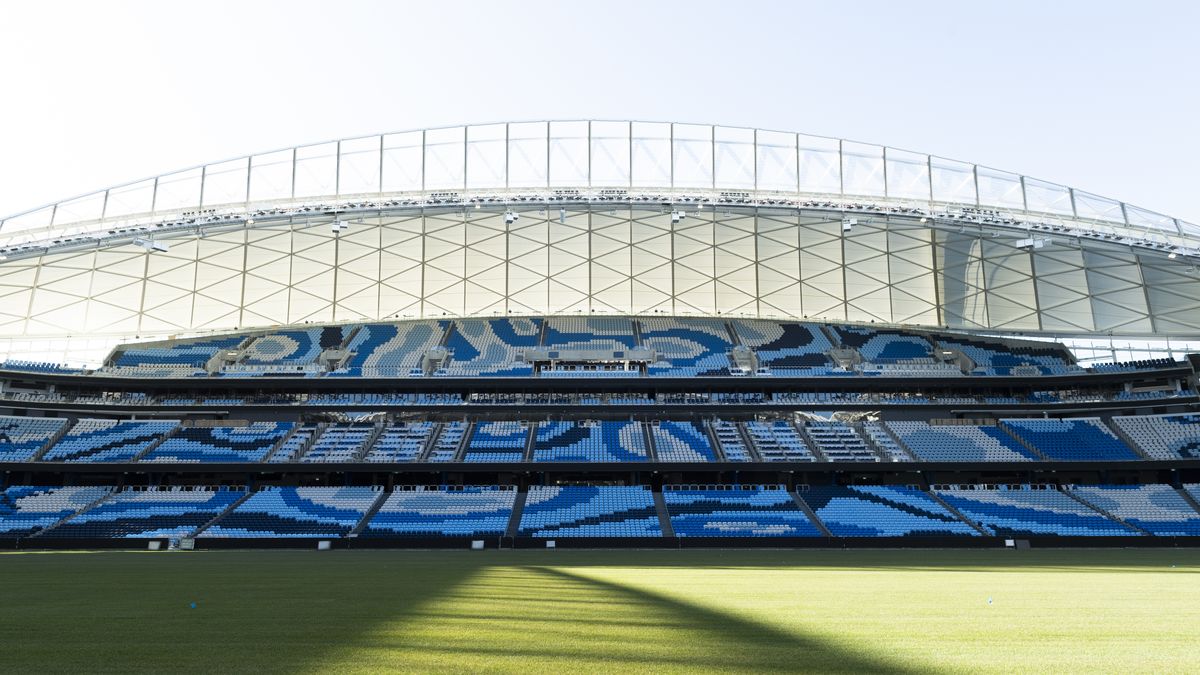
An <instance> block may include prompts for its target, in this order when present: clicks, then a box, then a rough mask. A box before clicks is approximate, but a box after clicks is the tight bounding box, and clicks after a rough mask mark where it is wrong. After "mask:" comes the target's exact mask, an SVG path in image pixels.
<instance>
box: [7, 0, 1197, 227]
mask: <svg viewBox="0 0 1200 675" xmlns="http://www.w3.org/2000/svg"><path fill="white" fill-rule="evenodd" d="M1197 25H1200V3H1195V2H1190V1H1189V2H1184V1H1180V2H1140V3H1118V2H1101V1H1098V0H1084V1H1071V2H1053V3H1048V2H1044V1H1012V2H1004V3H999V2H993V3H980V2H971V3H964V2H949V1H948V2H932V1H930V2H906V3H894V2H858V3H837V2H827V3H810V2H804V3H801V2H749V1H742V2H736V3H735V2H726V3H717V2H705V1H697V0H691V1H688V2H646V1H645V0H643V1H642V2H636V1H635V2H625V1H616V0H605V2H595V3H589V4H585V3H580V2H521V3H516V2H485V1H482V0H481V1H480V2H422V3H415V2H414V3H407V4H400V3H389V2H365V1H362V2H337V3H333V2H329V3H316V2H297V1H295V0H289V1H287V2H244V1H241V2H238V1H234V2H211V1H210V2H190V3H184V2H170V3H168V2H133V1H130V2H119V3H93V2H82V1H81V2H36V3H35V2H6V3H3V4H0V63H2V64H3V67H0V96H2V100H3V105H0V216H4V215H10V214H13V213H17V212H19V211H24V210H27V209H29V208H33V207H37V206H40V205H42V204H45V203H48V202H52V201H56V200H59V199H63V198H67V197H71V196H74V195H76V194H80V193H85V192H90V191H93V190H97V189H102V188H104V187H107V186H109V185H114V184H118V183H124V182H128V181H132V180H136V179H140V178H145V177H149V176H153V175H155V174H160V173H166V172H169V171H172V170H175V169H180V168H184V167H187V166H193V165H197V164H201V163H205V162H210V161H217V160H221V159H226V158H231V157H236V156H240V155H246V154H251V153H255V152H259V151H266V150H273V149H276V148H282V147H288V146H292V145H298V144H303V143H309V142H316V141H323V140H331V139H336V138H343V137H350V136H357V135H366V134H371V133H378V132H386V131H398V130H405V129H417V128H422V127H431V126H448V125H454V124H461V123H478V122H492V121H509V120H541V119H588V118H593V119H639V120H662V121H678V122H702V123H718V124H725V125H734V126H751V127H759V128H766V129H779V130H787V131H800V132H804V133H809V134H817V135H824V136H835V137H843V138H849V139H853V140H858V141H865V142H870V143H878V144H883V145H890V146H892V147H897V148H903V149H908V150H914V151H919V152H927V153H932V154H936V155H940V156H943V157H949V158H953V159H960V160H965V161H970V162H976V163H979V164H983V165H986V166H991V167H994V168H998V169H1004V170H1008V171H1015V172H1018V173H1023V174H1026V175H1030V176H1033V177H1036V178H1040V179H1044V180H1049V181H1052V182H1056V183H1061V184H1065V185H1070V186H1073V187H1077V188H1080V189H1083V190H1087V191H1090V192H1094V193H1097V194H1101V195H1104V196H1107V197H1112V198H1116V199H1120V200H1123V201H1127V202H1129V203H1131V204H1135V205H1138V206H1142V207H1145V208H1148V209H1151V210H1154V211H1159V212H1162V213H1166V214H1169V215H1172V216H1176V217H1179V218H1183V219H1185V220H1190V221H1191V222H1194V223H1200V199H1198V198H1197V190H1196V185H1198V184H1200V115H1198V114H1197V112H1196V111H1197V109H1198V108H1200V105H1198V104H1200V86H1197V85H1200V75H1198V73H1200V43H1197V41H1196V40H1195V39H1194V30H1195V27H1196V26H1197Z"/></svg>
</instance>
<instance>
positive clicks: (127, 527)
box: [42, 487, 246, 539]
mask: <svg viewBox="0 0 1200 675" xmlns="http://www.w3.org/2000/svg"><path fill="white" fill-rule="evenodd" d="M245 494H246V493H245V491H243V490H240V489H234V490H229V489H195V490H193V489H188V488H178V487H176V488H166V489H149V490H141V489H127V490H122V491H120V492H116V493H114V494H113V495H112V496H111V497H109V498H108V499H105V500H104V501H102V502H100V503H99V504H96V505H95V506H93V507H92V508H91V509H88V510H86V511H83V512H82V513H79V514H78V515H75V516H73V517H71V518H70V519H68V520H67V521H66V522H64V523H62V524H61V525H59V526H58V527H55V528H52V529H49V530H47V531H46V532H45V533H44V534H43V535H42V536H44V537H53V538H68V539H128V538H149V537H187V536H190V535H192V534H193V533H195V532H196V530H198V529H200V528H201V527H203V526H204V524H205V523H207V522H209V521H211V520H212V519H213V518H215V517H217V516H218V515H220V514H221V512H223V511H224V510H225V509H227V508H228V507H229V506H230V505H232V504H233V503H234V502H236V501H237V500H238V499H241V498H242V497H243V496H244V495H245Z"/></svg>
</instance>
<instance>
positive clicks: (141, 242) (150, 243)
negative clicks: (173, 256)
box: [133, 237, 171, 253]
mask: <svg viewBox="0 0 1200 675" xmlns="http://www.w3.org/2000/svg"><path fill="white" fill-rule="evenodd" d="M133 243H134V245H135V246H141V247H142V248H144V249H146V250H147V251H150V252H151V253H153V252H155V251H157V252H159V253H166V252H167V251H169V250H171V247H170V246H167V245H166V244H164V243H162V242H161V241H154V240H153V239H142V238H140V237H139V238H137V239H134V240H133Z"/></svg>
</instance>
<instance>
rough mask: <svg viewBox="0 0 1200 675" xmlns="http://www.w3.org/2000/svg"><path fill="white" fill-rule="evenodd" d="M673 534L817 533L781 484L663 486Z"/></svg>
mask: <svg viewBox="0 0 1200 675" xmlns="http://www.w3.org/2000/svg"><path fill="white" fill-rule="evenodd" d="M662 494H663V500H664V501H665V502H666V506H667V513H668V514H669V515H670V517H671V528H672V529H673V530H675V536H677V537H819V536H822V534H821V531H820V530H819V529H818V528H817V527H816V526H815V525H813V524H812V521H810V520H809V519H808V516H806V515H805V514H804V511H802V510H800V507H799V506H797V505H796V502H795V500H794V499H793V498H792V495H791V493H789V492H788V491H787V490H786V489H784V488H783V486H761V485H760V486H753V487H739V488H736V489H715V488H688V487H678V486H677V487H670V486H664V487H663V493H662Z"/></svg>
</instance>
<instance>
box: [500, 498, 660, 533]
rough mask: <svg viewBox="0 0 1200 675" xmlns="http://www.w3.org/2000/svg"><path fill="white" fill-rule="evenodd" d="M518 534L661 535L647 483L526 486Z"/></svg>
mask: <svg viewBox="0 0 1200 675" xmlns="http://www.w3.org/2000/svg"><path fill="white" fill-rule="evenodd" d="M519 534H521V535H522V536H527V537H542V538H550V539H555V538H570V537H661V536H662V527H661V525H660V523H659V520H658V512H657V510H656V509H655V506H654V494H653V493H652V492H650V489H649V488H648V487H646V486H615V485H599V486H563V487H560V486H544V485H535V486H532V487H530V488H529V493H528V494H527V495H526V497H525V507H524V510H523V511H522V512H521V524H520V529H519Z"/></svg>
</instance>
